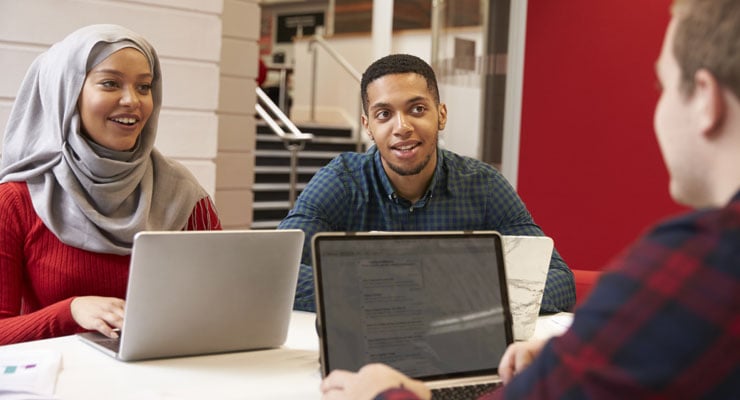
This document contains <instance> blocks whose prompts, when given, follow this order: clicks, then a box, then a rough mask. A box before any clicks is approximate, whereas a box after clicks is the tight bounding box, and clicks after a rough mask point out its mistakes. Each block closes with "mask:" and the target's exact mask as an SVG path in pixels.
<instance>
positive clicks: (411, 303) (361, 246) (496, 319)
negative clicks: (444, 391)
mask: <svg viewBox="0 0 740 400" xmlns="http://www.w3.org/2000/svg"><path fill="white" fill-rule="evenodd" d="M345 238H346V236H345ZM322 239H324V238H322ZM326 239H329V240H321V241H320V242H319V244H318V245H317V249H316V251H319V252H320V264H321V265H320V268H318V269H317V274H319V275H320V276H319V277H317V279H318V281H317V282H318V284H319V291H320V293H321V295H320V299H319V301H320V302H321V305H320V307H321V310H322V316H321V317H322V324H321V325H322V334H324V335H326V337H325V339H326V340H325V342H326V343H328V344H330V345H328V346H326V347H327V348H325V349H322V350H323V351H324V354H323V357H324V362H326V363H327V367H328V370H333V369H337V368H340V369H349V370H357V369H358V368H360V367H362V366H363V365H365V364H367V363H370V362H382V363H386V364H389V365H391V366H393V367H394V368H397V369H399V370H400V371H402V372H404V373H406V374H408V375H410V376H413V377H417V378H430V377H446V376H450V377H451V376H456V375H458V374H461V373H463V374H464V373H465V372H467V371H471V372H472V371H475V372H476V373H480V372H481V371H490V372H492V373H495V371H496V368H497V366H498V362H499V360H500V358H501V356H502V355H503V353H504V351H505V350H506V346H507V344H508V343H509V342H510V338H508V339H507V326H506V323H507V319H506V311H505V310H508V303H507V297H506V284H505V276H504V269H503V266H502V265H499V264H500V263H502V261H501V256H500V255H501V249H500V248H497V247H498V246H500V241H499V240H498V237H492V235H491V236H485V235H479V236H462V235H436V236H435V235H432V236H423V237H422V236H413V235H411V236H404V235H392V236H385V237H384V236H368V237H367V238H364V237H361V236H360V237H357V236H356V237H354V238H352V239H351V240H342V239H341V237H337V239H336V240H331V239H332V238H326ZM510 332H511V331H510V327H509V328H508V335H509V337H510V335H511V333H510Z"/></svg>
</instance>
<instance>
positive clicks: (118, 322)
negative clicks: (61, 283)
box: [70, 296, 126, 338]
mask: <svg viewBox="0 0 740 400" xmlns="http://www.w3.org/2000/svg"><path fill="white" fill-rule="evenodd" d="M125 304H126V302H125V301H123V300H122V299H118V298H115V297H98V296H84V297H77V298H75V299H74V300H72V304H71V305H70V309H71V311H72V318H74V320H75V322H77V324H78V325H79V326H81V327H83V328H85V329H90V330H94V331H98V332H100V333H102V334H103V335H105V336H108V337H109V338H117V337H118V333H116V331H115V330H117V329H120V328H121V326H123V307H124V306H125ZM114 329H115V330H114Z"/></svg>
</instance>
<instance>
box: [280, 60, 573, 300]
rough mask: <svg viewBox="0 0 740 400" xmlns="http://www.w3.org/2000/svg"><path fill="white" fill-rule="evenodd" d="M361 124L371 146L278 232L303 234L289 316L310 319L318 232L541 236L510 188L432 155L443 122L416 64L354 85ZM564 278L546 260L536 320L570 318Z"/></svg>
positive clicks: (329, 171) (558, 263)
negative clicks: (298, 313)
mask: <svg viewBox="0 0 740 400" xmlns="http://www.w3.org/2000/svg"><path fill="white" fill-rule="evenodd" d="M360 91H361V96H362V104H363V111H364V115H363V116H362V122H363V124H364V127H365V130H366V131H367V134H368V135H369V136H370V138H371V139H372V140H373V142H374V145H373V146H372V147H371V148H370V149H368V151H367V152H365V153H362V154H360V153H343V154H341V155H339V156H338V157H336V158H334V159H333V160H332V161H331V162H330V163H329V164H328V165H327V166H325V167H324V168H322V169H321V170H319V171H318V172H317V173H316V175H314V176H313V178H311V181H310V182H309V183H308V185H307V186H306V188H305V189H304V190H303V191H302V192H301V195H300V197H299V198H298V200H297V201H296V204H295V207H293V209H292V210H291V211H290V213H289V214H288V216H287V217H286V218H285V219H284V220H283V221H282V222H281V223H280V225H279V226H278V228H280V229H289V228H296V229H302V230H303V232H305V234H306V241H305V244H304V247H303V258H302V260H301V269H300V273H299V276H298V285H297V288H296V297H295V304H294V308H296V309H298V310H306V311H314V310H315V304H314V301H315V300H314V282H313V270H312V268H311V238H312V237H313V235H314V234H315V233H317V232H326V231H334V232H336V231H353V232H362V231H463V230H496V231H499V232H500V233H501V234H503V235H529V236H543V235H544V233H543V232H542V230H541V229H540V227H539V226H537V225H536V224H535V222H534V220H533V219H532V216H531V215H530V213H529V211H528V210H527V208H526V207H525V205H524V203H523V202H522V200H521V199H520V198H519V196H518V195H517V193H516V191H514V188H513V187H512V186H511V185H510V184H509V183H508V182H507V181H506V179H505V178H504V177H503V175H501V174H500V173H499V172H498V171H497V170H496V169H495V168H493V167H492V166H490V165H488V164H486V163H484V162H482V161H479V160H476V159H473V158H470V157H465V156H461V155H459V154H455V153H453V152H451V151H449V150H445V149H442V148H440V147H439V146H438V145H437V142H438V139H439V131H441V130H443V129H444V127H445V123H446V121H447V108H446V106H445V104H443V103H440V99H439V90H438V88H437V78H436V77H435V75H434V71H433V70H432V68H431V67H430V66H429V64H427V63H426V62H425V61H424V60H421V59H419V58H418V57H415V56H412V55H408V54H392V55H389V56H386V57H383V58H381V59H379V60H377V61H375V62H374V63H373V64H372V65H371V66H369V67H368V68H367V70H366V71H365V73H364V74H363V75H362V82H361V83H360ZM575 301H576V295H575V283H574V281H573V273H572V272H571V270H570V269H569V268H568V266H567V265H566V264H565V262H564V261H563V259H562V258H561V257H560V254H558V252H557V250H554V251H553V255H552V258H551V260H550V269H549V270H548V274H547V281H546V282H545V292H544V294H543V295H542V306H541V311H542V312H558V311H570V309H571V308H572V307H573V305H574V304H575Z"/></svg>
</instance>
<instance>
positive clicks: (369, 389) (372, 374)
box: [321, 364, 432, 400]
mask: <svg viewBox="0 0 740 400" xmlns="http://www.w3.org/2000/svg"><path fill="white" fill-rule="evenodd" d="M399 387H403V388H404V389H406V390H408V391H410V392H412V393H414V394H416V395H417V396H419V398H420V399H424V400H428V399H430V398H431V397H432V394H431V392H430V391H429V389H428V388H427V387H426V386H424V383H422V382H420V381H417V380H414V379H411V378H409V377H408V376H406V375H404V374H402V373H400V372H398V371H396V370H395V369H393V368H391V367H389V366H387V365H383V364H368V365H366V366H364V367H362V368H361V369H360V370H359V371H358V372H357V373H354V372H349V371H343V370H335V371H332V373H331V374H329V376H327V377H326V378H325V379H324V380H323V381H322V382H321V393H322V399H324V400H335V399H343V400H370V399H372V398H374V397H375V396H377V395H378V394H380V393H382V392H383V391H385V390H387V389H390V388H399Z"/></svg>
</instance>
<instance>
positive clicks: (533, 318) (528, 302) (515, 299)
mask: <svg viewBox="0 0 740 400" xmlns="http://www.w3.org/2000/svg"><path fill="white" fill-rule="evenodd" d="M503 242H504V264H505V265H506V281H507V283H508V289H509V304H511V315H512V317H513V321H514V340H527V339H529V338H531V337H532V335H533V334H534V330H535V327H536V325H537V317H539V314H540V306H541V305H542V294H543V293H544V292H545V282H546V281H547V272H548V271H549V269H550V258H551V256H552V249H553V240H552V239H551V238H549V237H547V236H504V237H503Z"/></svg>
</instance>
